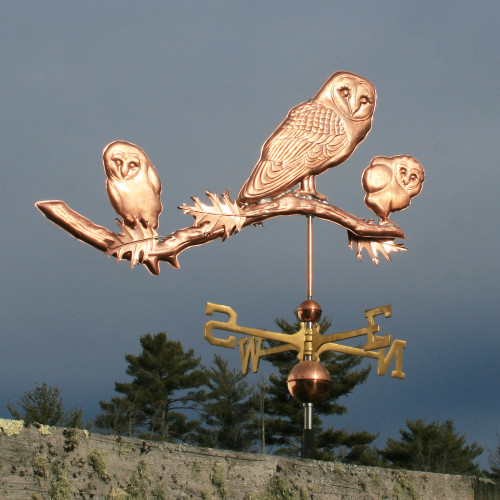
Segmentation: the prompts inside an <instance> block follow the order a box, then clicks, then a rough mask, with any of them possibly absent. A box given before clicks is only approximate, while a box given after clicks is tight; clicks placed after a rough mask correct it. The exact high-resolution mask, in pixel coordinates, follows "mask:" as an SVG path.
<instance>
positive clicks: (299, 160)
mask: <svg viewBox="0 0 500 500" xmlns="http://www.w3.org/2000/svg"><path fill="white" fill-rule="evenodd" d="M375 101H376V91H375V87H374V86H373V85H372V84H371V83H370V82H369V81H368V80H365V79H364V78H362V77H360V76H357V75H355V74H353V73H348V72H345V71H341V72H337V73H334V74H333V75H332V76H331V77H330V78H329V79H328V80H327V81H326V83H325V84H324V85H323V87H322V88H321V89H320V90H319V92H318V93H317V94H316V95H315V96H314V97H313V98H312V99H311V100H310V101H307V102H304V103H302V104H299V105H298V106H296V107H294V108H292V109H291V110H290V111H289V113H288V115H287V117H286V118H285V120H284V121H283V123H281V125H280V126H279V127H278V128H277V129H276V131H275V132H274V133H273V134H272V135H271V137H269V139H267V141H266V142H265V143H264V145H263V146H262V151H261V155H260V159H259V161H258V162H257V164H256V165H255V167H254V169H253V171H252V173H251V174H250V177H249V178H248V180H247V181H246V182H245V184H244V185H243V187H242V188H241V189H240V192H239V194H238V201H239V202H240V203H258V202H259V201H261V200H263V199H266V198H274V197H275V196H277V195H279V194H281V193H283V192H284V191H287V190H289V189H291V188H292V187H293V186H295V185H296V184H298V183H299V182H300V183H301V186H300V188H299V189H297V190H296V191H295V193H296V194H299V195H303V196H307V195H310V196H313V197H315V198H317V199H320V200H324V201H326V200H327V197H326V196H325V195H323V194H320V193H318V192H317V191H316V185H315V176H317V175H319V174H321V173H322V172H324V171H325V170H327V169H328V168H331V167H335V166H337V165H339V164H340V163H342V162H343V161H345V160H346V159H347V158H349V156H350V155H351V154H352V153H353V151H354V150H355V149H356V146H357V145H358V144H359V143H360V142H361V141H362V140H363V139H364V138H365V137H366V135H367V134H368V132H369V131H370V128H371V125H372V118H373V112H374V110H375Z"/></svg>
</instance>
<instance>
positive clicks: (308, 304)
mask: <svg viewBox="0 0 500 500" xmlns="http://www.w3.org/2000/svg"><path fill="white" fill-rule="evenodd" d="M322 312H323V311H322V310H321V306H320V305H319V304H318V303H317V302H316V301H315V300H304V302H302V303H301V304H300V305H299V307H298V309H297V314H298V316H299V318H300V319H301V321H312V322H313V323H314V322H315V321H318V320H319V318H320V317H321V313H322Z"/></svg>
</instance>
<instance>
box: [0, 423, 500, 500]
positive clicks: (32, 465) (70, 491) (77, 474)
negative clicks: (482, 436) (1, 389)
mask: <svg viewBox="0 0 500 500" xmlns="http://www.w3.org/2000/svg"><path fill="white" fill-rule="evenodd" d="M475 490H476V493H475ZM481 490H482V491H481ZM478 495H479V496H478ZM495 495H496V493H495V490H494V487H493V486H492V485H488V484H487V483H484V482H481V483H479V482H478V480H476V479H474V478H472V477H467V476H453V475H447V474H430V473H419V472H412V471H398V470H392V469H380V468H374V467H361V466H353V465H344V464H340V463H334V462H320V461H315V460H300V459H289V458H281V457H276V456H272V455H258V454H249V453H236V452H231V451H221V450H213V449H205V448H195V447H191V446H181V445H172V444H166V443H156V442H151V441H142V440H137V439H128V438H117V437H115V436H104V435H100V434H94V433H90V434H89V433H87V432H86V431H81V430H64V429H60V428H54V427H50V428H49V427H46V426H40V427H34V426H30V427H28V428H25V427H24V426H23V425H22V422H19V421H13V420H2V419H0V498H2V499H3V498H6V499H22V500H26V499H33V500H36V499H49V498H55V499H58V500H59V499H64V498H80V499H90V498H93V499H110V500H112V499H114V500H118V499H120V500H121V499H123V500H125V499H131V498H137V499H152V500H161V499H168V500H171V499H172V500H174V499H187V498H195V499H196V498H199V499H205V500H208V499H221V498H228V499H233V498H234V499H241V500H271V499H282V500H292V499H297V500H305V499H315V500H316V499H317V500H320V499H345V500H351V499H352V500H354V499H356V500H364V499H366V500H368V499H370V500H371V499H377V500H381V499H391V500H392V499H422V500H425V499H428V500H431V499H432V500H434V499H447V500H450V499H453V500H461V499H463V500H466V499H467V500H469V499H474V498H483V499H488V500H489V499H494V498H500V496H495Z"/></svg>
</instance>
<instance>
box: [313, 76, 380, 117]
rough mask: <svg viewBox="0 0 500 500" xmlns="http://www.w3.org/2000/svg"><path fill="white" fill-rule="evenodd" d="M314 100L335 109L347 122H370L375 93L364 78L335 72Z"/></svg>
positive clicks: (374, 103) (375, 98)
mask: <svg viewBox="0 0 500 500" xmlns="http://www.w3.org/2000/svg"><path fill="white" fill-rule="evenodd" d="M314 100H317V101H319V102H320V103H321V104H323V105H324V106H328V107H330V108H334V109H337V110H338V111H339V112H340V114H341V115H342V116H343V118H344V119H346V120H347V121H348V122H351V121H354V122H362V121H371V119H372V116H373V112H374V111H375V105H376V100H377V92H376V90H375V87H374V86H373V85H372V84H371V83H370V82H369V81H368V80H366V79H365V78H363V77H361V76H358V75H355V74H354V73H349V72H347V71H337V72H336V73H334V74H333V75H332V76H331V77H330V78H329V79H328V80H327V81H326V82H325V84H324V85H323V87H321V89H320V90H319V92H318V93H317V94H316V96H315V97H314Z"/></svg>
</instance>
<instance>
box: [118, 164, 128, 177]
mask: <svg viewBox="0 0 500 500" xmlns="http://www.w3.org/2000/svg"><path fill="white" fill-rule="evenodd" d="M128 170H129V168H128V164H127V163H124V164H123V165H122V166H121V168H120V173H121V174H122V179H125V177H127V175H128Z"/></svg>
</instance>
